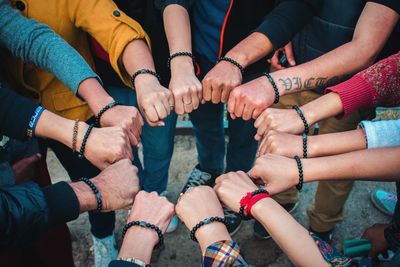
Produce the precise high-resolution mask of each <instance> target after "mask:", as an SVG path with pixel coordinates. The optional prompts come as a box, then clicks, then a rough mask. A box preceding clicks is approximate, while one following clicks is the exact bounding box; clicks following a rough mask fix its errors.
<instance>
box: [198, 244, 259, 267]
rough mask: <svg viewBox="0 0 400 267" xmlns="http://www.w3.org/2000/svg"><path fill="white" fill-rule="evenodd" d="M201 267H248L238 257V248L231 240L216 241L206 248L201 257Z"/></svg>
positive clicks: (240, 257)
mask: <svg viewBox="0 0 400 267" xmlns="http://www.w3.org/2000/svg"><path fill="white" fill-rule="evenodd" d="M202 266H203V267H212V266H248V267H251V265H248V264H247V263H246V261H245V260H244V259H243V257H242V255H240V247H239V245H238V244H237V243H236V242H235V241H233V240H223V241H218V242H215V243H213V244H211V245H210V246H208V247H207V249H206V251H205V253H204V256H203V265H202Z"/></svg>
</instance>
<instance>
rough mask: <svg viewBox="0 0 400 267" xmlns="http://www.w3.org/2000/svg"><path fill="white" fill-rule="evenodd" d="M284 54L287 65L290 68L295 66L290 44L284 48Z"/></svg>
mask: <svg viewBox="0 0 400 267" xmlns="http://www.w3.org/2000/svg"><path fill="white" fill-rule="evenodd" d="M285 54H286V58H287V60H288V62H289V64H290V65H291V66H295V65H296V60H295V59H294V53H293V48H292V43H289V44H288V45H287V46H286V47H285Z"/></svg>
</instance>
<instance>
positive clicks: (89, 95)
mask: <svg viewBox="0 0 400 267" xmlns="http://www.w3.org/2000/svg"><path fill="white" fill-rule="evenodd" d="M78 94H79V96H81V97H82V98H83V99H84V100H85V101H86V102H87V103H88V105H89V107H90V109H91V110H92V112H93V113H94V114H98V113H99V111H100V110H101V109H102V108H103V107H105V106H106V105H107V104H109V103H111V102H113V101H114V99H113V98H112V97H111V96H110V95H109V94H108V93H107V92H106V91H105V90H104V88H103V86H102V85H101V84H100V83H99V81H98V80H97V79H94V78H89V79H86V80H84V81H83V82H82V83H81V84H80V85H79V87H78Z"/></svg>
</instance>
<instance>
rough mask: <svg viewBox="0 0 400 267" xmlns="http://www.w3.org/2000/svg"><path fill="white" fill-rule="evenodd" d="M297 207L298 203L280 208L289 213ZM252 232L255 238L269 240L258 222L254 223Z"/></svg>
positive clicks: (268, 236) (267, 234)
mask: <svg viewBox="0 0 400 267" xmlns="http://www.w3.org/2000/svg"><path fill="white" fill-rule="evenodd" d="M297 206H298V202H296V203H288V204H284V205H282V207H283V208H284V209H285V210H286V211H287V212H289V213H292V212H294V211H295V210H296V208H297ZM253 231H254V236H255V237H257V238H260V239H265V240H267V239H270V238H271V236H270V235H269V233H268V231H267V230H265V228H264V226H263V225H262V224H261V223H259V222H258V221H255V222H254V226H253Z"/></svg>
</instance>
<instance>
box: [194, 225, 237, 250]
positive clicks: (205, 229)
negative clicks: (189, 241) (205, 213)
mask: <svg viewBox="0 0 400 267" xmlns="http://www.w3.org/2000/svg"><path fill="white" fill-rule="evenodd" d="M196 238H197V240H198V242H199V245H200V249H201V251H202V252H203V254H204V252H205V251H206V249H207V247H208V246H210V245H211V244H213V243H215V242H217V241H221V240H232V238H231V236H230V235H229V232H228V230H227V229H226V226H225V225H224V224H223V223H219V222H214V223H210V224H206V225H204V226H202V227H200V228H199V229H198V230H197V231H196Z"/></svg>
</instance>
